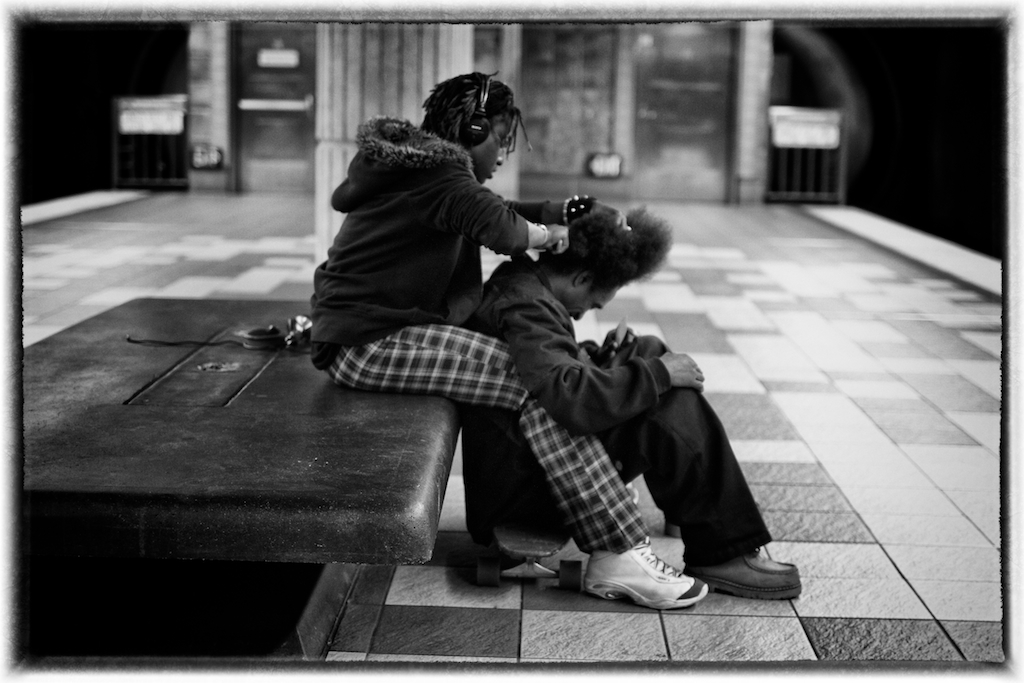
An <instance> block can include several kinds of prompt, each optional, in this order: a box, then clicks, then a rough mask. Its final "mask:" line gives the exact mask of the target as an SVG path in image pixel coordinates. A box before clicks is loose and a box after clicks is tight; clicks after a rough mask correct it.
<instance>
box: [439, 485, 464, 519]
mask: <svg viewBox="0 0 1024 683" xmlns="http://www.w3.org/2000/svg"><path fill="white" fill-rule="evenodd" d="M437 528H438V530H439V531H465V530H466V487H465V484H464V483H463V479H462V477H461V476H460V475H456V474H452V475H449V476H448V486H447V487H446V488H445V493H444V503H443V504H442V505H441V517H440V518H439V519H438V521H437Z"/></svg>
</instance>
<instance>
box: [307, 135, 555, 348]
mask: <svg viewBox="0 0 1024 683" xmlns="http://www.w3.org/2000/svg"><path fill="white" fill-rule="evenodd" d="M356 143H357V147H358V151H357V153H356V155H355V157H353V159H352V163H351V164H350V165H349V168H348V177H347V178H346V180H345V181H344V182H343V183H342V184H341V185H339V186H338V188H337V189H336V190H335V191H334V194H333V196H332V197H331V205H332V206H333V207H334V208H335V209H336V210H338V211H341V212H342V213H345V214H346V216H345V220H344V222H343V223H342V225H341V230H340V231H339V232H338V235H337V237H336V238H335V240H334V244H333V246H332V247H331V248H330V249H329V250H328V252H327V261H326V262H324V263H323V264H321V265H320V266H319V267H318V268H317V269H316V272H315V274H314V276H313V288H314V294H313V297H312V300H311V304H312V319H313V329H312V333H311V340H312V342H313V363H314V365H316V366H317V367H319V368H324V367H327V366H328V365H329V364H330V363H331V361H332V360H333V358H334V356H335V355H336V354H337V349H338V346H339V345H340V346H362V345H364V344H368V343H370V342H372V341H376V340H378V339H381V338H383V337H386V336H388V335H389V334H392V333H394V332H396V331H397V330H399V329H401V328H402V327H406V326H409V325H422V324H428V323H441V324H448V325H461V324H462V323H464V322H465V321H466V320H467V319H468V318H469V316H470V315H471V314H472V313H473V310H474V309H475V308H476V306H477V305H478V304H479V303H480V297H481V289H482V282H481V271H480V249H479V247H480V246H485V247H487V248H489V249H491V250H493V251H495V252H497V253H499V254H520V253H523V252H524V251H526V249H527V247H528V246H529V244H528V240H529V237H528V235H529V228H528V224H527V219H529V220H532V221H534V222H540V220H541V209H542V207H543V206H544V204H543V203H542V202H538V203H520V202H511V201H505V200H503V199H502V198H501V197H499V196H498V195H496V194H494V193H493V192H491V191H490V190H489V189H487V188H486V187H484V186H483V185H482V184H481V183H480V182H479V181H478V180H477V179H476V177H475V176H474V175H473V161H472V157H471V156H470V155H469V152H468V151H467V150H466V149H465V148H463V147H461V146H460V145H458V144H455V143H452V142H448V141H446V140H444V139H442V138H440V137H437V136H435V135H431V134H429V133H425V132H423V131H421V130H420V129H419V128H417V127H416V126H413V125H412V124H411V123H409V122H408V121H403V120H399V119H393V118H386V117H378V118H374V119H371V120H370V121H368V122H366V123H365V124H363V125H362V126H360V129H359V133H358V135H357V137H356Z"/></svg>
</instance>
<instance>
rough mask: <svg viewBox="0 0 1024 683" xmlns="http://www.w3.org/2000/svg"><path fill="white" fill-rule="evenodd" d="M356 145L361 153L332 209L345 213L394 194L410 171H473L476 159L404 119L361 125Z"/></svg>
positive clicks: (375, 120)
mask: <svg viewBox="0 0 1024 683" xmlns="http://www.w3.org/2000/svg"><path fill="white" fill-rule="evenodd" d="M356 145H357V146H358V148H359V154H358V155H356V158H355V159H353V161H352V164H351V165H350V166H349V168H348V177H347V178H346V179H345V182H343V183H342V184H341V185H339V186H338V187H337V189H335V190H334V194H333V195H331V206H332V207H334V209H335V210H337V211H341V212H342V213H348V212H349V211H352V210H354V209H356V208H357V207H359V206H361V205H362V204H363V203H364V202H366V201H368V200H369V199H371V198H373V197H375V196H377V195H378V194H379V193H381V192H390V191H393V190H394V188H395V187H396V183H398V184H401V183H402V182H404V181H403V178H404V177H405V176H407V175H408V174H409V173H411V172H417V171H424V170H430V169H434V168H440V167H442V166H452V165H454V166H460V167H462V168H465V169H467V170H468V171H469V172H470V173H472V171H473V157H471V156H470V155H469V151H468V150H467V149H465V148H464V147H462V146H461V145H458V144H455V143H453V142H448V141H447V140H444V139H442V138H439V137H438V136H436V135H432V134H431V133H424V132H423V131H422V130H420V129H419V128H418V127H416V126H414V125H412V124H411V123H409V122H408V121H404V120H402V119H395V118H390V117H387V116H378V117H376V118H372V119H370V120H369V121H367V122H366V123H364V124H362V125H361V126H359V131H358V132H357V134H356Z"/></svg>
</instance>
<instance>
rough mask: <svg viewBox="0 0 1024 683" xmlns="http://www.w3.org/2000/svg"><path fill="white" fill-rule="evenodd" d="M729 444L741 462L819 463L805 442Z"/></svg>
mask: <svg viewBox="0 0 1024 683" xmlns="http://www.w3.org/2000/svg"><path fill="white" fill-rule="evenodd" d="M729 443H730V445H731V446H732V450H733V453H734V454H735V455H736V459H737V460H738V461H740V462H797V463H816V462H817V461H816V460H815V458H814V454H813V453H811V449H809V448H808V447H807V444H805V443H804V442H803V441H749V440H743V439H730V441H729Z"/></svg>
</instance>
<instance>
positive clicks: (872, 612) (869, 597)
mask: <svg viewBox="0 0 1024 683" xmlns="http://www.w3.org/2000/svg"><path fill="white" fill-rule="evenodd" d="M801 581H802V583H803V592H802V593H801V594H800V597H799V598H797V599H796V600H794V601H793V607H794V608H795V609H796V613H797V614H798V615H799V616H800V618H801V620H803V619H804V618H805V617H848V618H860V619H930V618H931V615H930V614H929V613H928V610H927V609H925V606H924V604H923V603H922V602H921V600H920V599H919V598H918V597H917V594H915V593H914V591H913V590H911V588H910V586H909V585H907V583H906V582H905V581H903V580H902V579H901V580H898V581H887V580H878V579H864V578H817V577H807V578H803V577H801Z"/></svg>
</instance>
